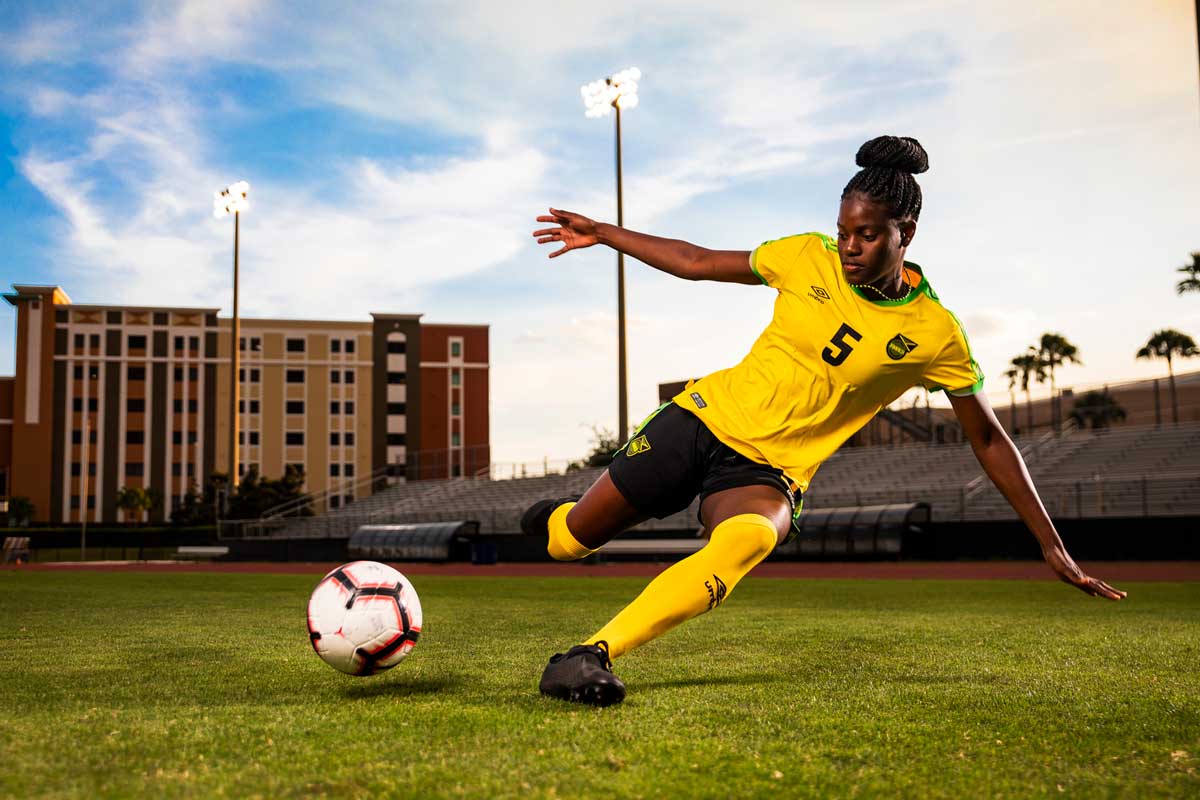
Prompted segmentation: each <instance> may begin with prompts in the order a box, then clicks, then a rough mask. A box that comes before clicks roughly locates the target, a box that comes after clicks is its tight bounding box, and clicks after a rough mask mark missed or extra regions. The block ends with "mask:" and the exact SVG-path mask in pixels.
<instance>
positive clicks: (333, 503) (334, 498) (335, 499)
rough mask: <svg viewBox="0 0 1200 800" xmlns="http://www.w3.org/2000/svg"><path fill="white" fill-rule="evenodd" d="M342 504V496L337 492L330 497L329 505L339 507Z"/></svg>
mask: <svg viewBox="0 0 1200 800" xmlns="http://www.w3.org/2000/svg"><path fill="white" fill-rule="evenodd" d="M341 504H342V498H340V497H338V496H337V495H336V494H335V495H333V496H332V497H330V498H329V507H330V508H337V507H338V506H340V505H341Z"/></svg>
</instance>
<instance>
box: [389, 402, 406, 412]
mask: <svg viewBox="0 0 1200 800" xmlns="http://www.w3.org/2000/svg"><path fill="white" fill-rule="evenodd" d="M407 409H408V406H407V404H405V403H388V404H387V413H388V414H389V415H396V414H406V413H408V411H407Z"/></svg>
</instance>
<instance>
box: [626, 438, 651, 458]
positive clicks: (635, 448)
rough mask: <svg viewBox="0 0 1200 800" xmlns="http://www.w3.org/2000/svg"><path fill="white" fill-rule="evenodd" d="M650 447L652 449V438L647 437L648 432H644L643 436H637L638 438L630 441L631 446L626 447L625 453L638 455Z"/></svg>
mask: <svg viewBox="0 0 1200 800" xmlns="http://www.w3.org/2000/svg"><path fill="white" fill-rule="evenodd" d="M649 449H650V440H649V439H647V438H646V434H644V433H643V434H642V435H641V436H639V437H637V438H636V439H634V440H633V441H631V442H630V443H629V447H628V448H626V450H625V454H626V455H630V456H636V455H637V454H638V453H644V452H646V451H647V450H649Z"/></svg>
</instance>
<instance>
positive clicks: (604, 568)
mask: <svg viewBox="0 0 1200 800" xmlns="http://www.w3.org/2000/svg"><path fill="white" fill-rule="evenodd" d="M335 566H337V564H311V563H275V562H209V563H195V564H193V563H186V562H182V563H164V562H90V563H86V564H85V563H61V564H26V565H24V566H20V567H15V566H4V567H0V570H3V571H8V570H18V569H21V570H30V571H35V572H40V571H58V570H92V571H109V572H170V573H185V572H257V573H264V572H265V573H286V574H296V575H315V576H320V575H323V574H325V573H326V572H328V571H329V570H331V569H333V568H334V567H335ZM392 566H394V567H396V568H397V569H399V570H400V571H401V572H404V573H405V574H408V575H450V576H476V577H505V578H508V577H521V576H525V575H530V576H538V577H557V578H612V577H630V576H633V577H638V576H643V577H650V576H653V575H657V574H658V573H660V572H662V571H663V570H664V569H665V568H666V566H667V565H666V564H647V563H615V564H602V565H581V564H554V563H536V564H516V563H514V564H494V565H491V566H473V565H471V564H419V563H395V564H393V565H392ZM1081 566H1082V567H1083V569H1084V571H1086V572H1087V573H1088V574H1089V575H1095V576H1096V577H1099V578H1102V579H1104V580H1106V581H1110V582H1112V583H1118V584H1119V583H1120V582H1122V581H1186V582H1196V581H1200V562H1197V561H1094V562H1088V563H1083V564H1081ZM753 576H754V577H756V578H852V579H859V578H867V579H892V580H1047V581H1049V580H1057V578H1056V577H1055V576H1054V574H1053V573H1052V572H1051V571H1050V568H1049V567H1047V566H1046V565H1045V564H1043V563H1042V562H1040V561H901V562H886V563H846V562H834V563H807V562H799V563H798V562H773V563H768V564H761V565H759V566H758V567H757V568H756V569H755V570H754V572H753Z"/></svg>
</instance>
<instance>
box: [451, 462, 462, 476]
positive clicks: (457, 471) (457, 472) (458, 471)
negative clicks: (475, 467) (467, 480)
mask: <svg viewBox="0 0 1200 800" xmlns="http://www.w3.org/2000/svg"><path fill="white" fill-rule="evenodd" d="M450 477H451V478H461V477H462V464H455V465H454V466H452V467H450Z"/></svg>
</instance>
